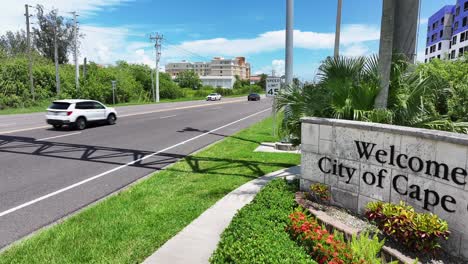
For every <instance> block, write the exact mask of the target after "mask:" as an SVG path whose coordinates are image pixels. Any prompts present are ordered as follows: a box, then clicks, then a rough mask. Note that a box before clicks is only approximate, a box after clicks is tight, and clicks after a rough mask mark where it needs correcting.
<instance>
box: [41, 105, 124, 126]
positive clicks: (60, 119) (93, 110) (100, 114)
mask: <svg viewBox="0 0 468 264" xmlns="http://www.w3.org/2000/svg"><path fill="white" fill-rule="evenodd" d="M46 119H47V124H50V125H52V126H53V127H54V128H56V129H58V128H61V127H62V126H63V125H68V126H74V127H75V128H77V129H79V130H83V129H85V128H86V125H87V124H88V123H91V122H106V123H107V124H109V125H113V124H115V122H116V120H117V112H116V111H115V109H114V108H111V107H106V106H105V105H103V104H102V103H100V102H98V101H93V100H58V101H54V102H53V103H52V104H51V105H50V106H49V108H48V109H47V115H46Z"/></svg>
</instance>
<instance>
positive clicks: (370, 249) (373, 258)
mask: <svg viewBox="0 0 468 264" xmlns="http://www.w3.org/2000/svg"><path fill="white" fill-rule="evenodd" d="M369 237H370V235H369V232H364V233H361V234H360V235H359V236H356V235H353V237H352V239H351V242H350V243H349V246H350V247H351V250H352V251H353V255H354V260H355V261H357V260H361V259H362V260H364V261H365V262H366V263H369V264H380V263H381V260H380V258H379V257H378V256H379V254H380V251H381V250H382V247H383V245H384V244H385V240H382V241H380V240H379V237H378V236H377V234H375V235H374V236H373V237H372V238H369ZM396 263H398V262H396Z"/></svg>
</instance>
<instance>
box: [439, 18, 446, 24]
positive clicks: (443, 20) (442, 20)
mask: <svg viewBox="0 0 468 264" xmlns="http://www.w3.org/2000/svg"><path fill="white" fill-rule="evenodd" d="M444 22H445V17H442V19H441V20H440V23H441V24H442V25H443V24H444Z"/></svg>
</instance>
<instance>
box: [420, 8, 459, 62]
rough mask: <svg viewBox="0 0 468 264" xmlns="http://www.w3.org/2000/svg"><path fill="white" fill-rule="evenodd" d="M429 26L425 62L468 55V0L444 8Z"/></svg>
mask: <svg viewBox="0 0 468 264" xmlns="http://www.w3.org/2000/svg"><path fill="white" fill-rule="evenodd" d="M427 24H428V27H427V39H426V54H425V60H424V61H425V62H428V61H430V60H432V59H435V58H438V59H451V60H455V59H458V58H460V57H462V56H463V55H464V54H465V53H466V54H465V55H468V0H457V3H456V5H447V6H444V7H442V8H441V9H440V10H439V11H437V12H436V13H435V14H434V15H432V16H431V17H430V18H429V20H428V23H427Z"/></svg>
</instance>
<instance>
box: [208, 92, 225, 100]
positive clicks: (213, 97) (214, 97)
mask: <svg viewBox="0 0 468 264" xmlns="http://www.w3.org/2000/svg"><path fill="white" fill-rule="evenodd" d="M206 100H207V101H218V100H221V95H220V94H219V93H212V94H209V95H208V96H207V97H206Z"/></svg>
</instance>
